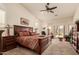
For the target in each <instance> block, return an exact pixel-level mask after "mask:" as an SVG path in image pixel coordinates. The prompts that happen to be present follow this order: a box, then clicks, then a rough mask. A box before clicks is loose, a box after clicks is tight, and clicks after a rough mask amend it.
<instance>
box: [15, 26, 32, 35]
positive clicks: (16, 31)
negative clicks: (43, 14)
mask: <svg viewBox="0 0 79 59" xmlns="http://www.w3.org/2000/svg"><path fill="white" fill-rule="evenodd" d="M22 31H31V32H33V28H32V27H25V26H19V25H14V35H15V36H17V35H18V32H22Z"/></svg>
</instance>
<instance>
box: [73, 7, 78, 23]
mask: <svg viewBox="0 0 79 59" xmlns="http://www.w3.org/2000/svg"><path fill="white" fill-rule="evenodd" d="M73 20H74V22H75V21H77V20H79V7H78V8H77V10H76V11H75V14H74V17H73Z"/></svg>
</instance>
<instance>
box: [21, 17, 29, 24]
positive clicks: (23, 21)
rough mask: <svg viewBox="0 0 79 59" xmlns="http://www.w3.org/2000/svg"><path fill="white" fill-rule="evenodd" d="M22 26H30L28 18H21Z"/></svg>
mask: <svg viewBox="0 0 79 59" xmlns="http://www.w3.org/2000/svg"><path fill="white" fill-rule="evenodd" d="M20 24H22V25H29V20H28V19H26V18H22V17H21V18H20Z"/></svg>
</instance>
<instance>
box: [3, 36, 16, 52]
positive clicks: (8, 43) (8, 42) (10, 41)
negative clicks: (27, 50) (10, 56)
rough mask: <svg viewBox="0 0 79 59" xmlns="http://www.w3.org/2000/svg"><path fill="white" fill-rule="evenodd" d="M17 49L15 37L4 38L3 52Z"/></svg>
mask: <svg viewBox="0 0 79 59" xmlns="http://www.w3.org/2000/svg"><path fill="white" fill-rule="evenodd" d="M15 47H16V39H15V36H6V37H3V51H8V50H10V49H13V48H15Z"/></svg>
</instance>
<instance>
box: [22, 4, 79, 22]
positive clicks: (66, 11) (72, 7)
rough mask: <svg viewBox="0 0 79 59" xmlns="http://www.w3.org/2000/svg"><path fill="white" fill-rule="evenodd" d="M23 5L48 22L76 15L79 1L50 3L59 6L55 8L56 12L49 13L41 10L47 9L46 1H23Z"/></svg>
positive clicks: (51, 5)
mask: <svg viewBox="0 0 79 59" xmlns="http://www.w3.org/2000/svg"><path fill="white" fill-rule="evenodd" d="M21 5H22V6H23V7H25V8H26V9H27V10H28V11H29V12H30V13H32V14H33V15H34V16H35V17H37V18H38V19H40V20H42V21H47V22H48V21H52V20H58V19H61V18H66V17H71V16H74V14H75V11H76V9H77V7H78V6H79V4H77V3H50V5H49V7H54V6H57V9H54V10H53V11H54V13H48V12H46V11H44V12H40V10H44V9H46V8H45V5H46V3H23V4H21Z"/></svg>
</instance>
